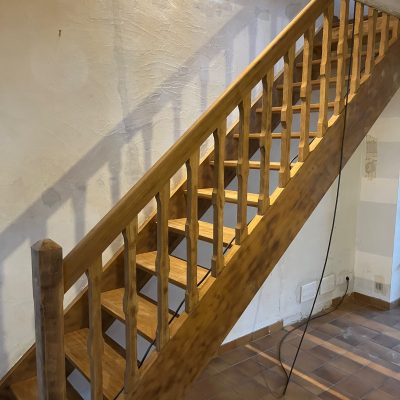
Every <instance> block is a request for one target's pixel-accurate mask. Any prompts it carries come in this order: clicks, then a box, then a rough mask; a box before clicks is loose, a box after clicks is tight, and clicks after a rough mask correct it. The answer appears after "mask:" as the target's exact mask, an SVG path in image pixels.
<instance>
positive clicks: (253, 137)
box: [233, 132, 317, 139]
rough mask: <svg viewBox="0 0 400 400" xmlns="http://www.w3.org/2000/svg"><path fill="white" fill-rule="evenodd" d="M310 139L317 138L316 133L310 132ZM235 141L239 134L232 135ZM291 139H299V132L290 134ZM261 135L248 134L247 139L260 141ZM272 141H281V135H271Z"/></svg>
mask: <svg viewBox="0 0 400 400" xmlns="http://www.w3.org/2000/svg"><path fill="white" fill-rule="evenodd" d="M309 136H310V138H314V137H317V132H310V133H309ZM233 137H234V138H235V139H239V133H235V134H234V135H233ZM290 137H291V138H292V139H300V132H292V134H291V136H290ZM260 138H261V133H250V135H249V139H260ZM272 139H282V133H274V132H273V133H272Z"/></svg>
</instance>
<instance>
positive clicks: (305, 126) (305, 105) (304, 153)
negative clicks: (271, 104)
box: [291, 24, 329, 162]
mask: <svg viewBox="0 0 400 400" xmlns="http://www.w3.org/2000/svg"><path fill="white" fill-rule="evenodd" d="M314 35H315V24H312V25H311V26H310V28H308V30H307V32H306V33H305V34H304V49H303V64H304V66H303V76H302V84H301V89H300V99H301V114H300V141H299V161H300V162H304V161H305V160H306V159H307V157H308V153H309V151H310V148H309V141H310V103H311V91H312V86H311V84H310V82H311V73H312V57H313V49H314ZM328 84H329V83H328ZM291 135H293V134H291Z"/></svg>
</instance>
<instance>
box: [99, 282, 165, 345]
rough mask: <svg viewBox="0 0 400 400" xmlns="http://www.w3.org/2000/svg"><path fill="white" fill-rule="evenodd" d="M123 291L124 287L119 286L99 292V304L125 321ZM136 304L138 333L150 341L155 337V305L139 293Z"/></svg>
mask: <svg viewBox="0 0 400 400" xmlns="http://www.w3.org/2000/svg"><path fill="white" fill-rule="evenodd" d="M124 293H125V289H124V288H119V289H114V290H109V291H108V292H104V293H102V294H101V305H102V307H103V309H104V310H105V311H106V312H108V313H109V314H111V315H112V316H113V317H115V318H117V319H119V320H120V321H121V322H125V313H124V309H123V300H124ZM138 306H139V307H138V314H137V330H138V333H139V334H140V335H141V336H143V337H144V338H145V339H147V340H148V341H150V342H152V341H153V340H154V339H155V338H156V330H157V305H156V304H154V303H152V302H151V301H149V300H147V299H146V298H144V297H143V296H141V295H139V296H138Z"/></svg>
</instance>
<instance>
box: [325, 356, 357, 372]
mask: <svg viewBox="0 0 400 400" xmlns="http://www.w3.org/2000/svg"><path fill="white" fill-rule="evenodd" d="M328 364H330V365H333V366H334V367H336V368H338V369H340V370H341V371H343V372H346V373H348V374H354V373H355V372H356V371H359V370H360V369H361V368H363V365H361V364H359V363H357V362H355V361H353V360H351V359H350V358H348V357H345V356H339V357H337V358H335V359H333V360H332V361H329V362H328Z"/></svg>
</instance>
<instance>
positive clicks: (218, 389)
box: [185, 303, 400, 400]
mask: <svg viewBox="0 0 400 400" xmlns="http://www.w3.org/2000/svg"><path fill="white" fill-rule="evenodd" d="M296 332H297V334H296V333H293V334H291V336H289V337H288V339H287V341H286V342H285V345H284V347H283V359H284V361H285V362H286V363H287V364H289V365H290V364H291V362H292V360H293V357H294V354H295V351H296V346H297V344H298V342H299V334H300V332H299V331H296ZM282 335H283V332H278V333H275V334H273V335H270V336H265V337H263V338H261V339H258V340H256V341H253V342H251V343H249V344H247V345H245V346H242V347H238V348H236V349H234V350H231V351H229V352H226V353H223V354H221V355H219V356H218V357H216V358H215V359H214V360H212V361H211V362H210V364H209V365H208V367H207V369H206V370H205V371H204V372H203V373H202V375H201V376H200V377H199V378H198V379H197V380H196V382H195V383H194V384H193V385H192V386H191V387H190V389H189V390H188V391H187V393H186V398H185V400H211V399H212V400H274V399H275V398H276V397H275V396H274V394H273V392H274V393H275V394H278V393H280V392H281V391H282V385H283V384H284V383H285V379H284V373H283V372H282V370H281V369H280V367H279V362H278V359H277V345H278V343H279V341H280V338H281V337H282ZM284 399H290V400H303V399H304V400H308V399H314V400H315V399H317V400H318V399H326V400H328V399H341V400H353V399H363V400H394V399H397V400H398V399H400V308H396V309H394V310H391V311H378V310H376V309H372V308H368V307H364V306H359V305H355V304H353V303H347V304H344V305H342V306H341V307H340V309H339V310H337V311H334V312H333V313H331V314H329V315H327V316H325V317H322V318H320V319H317V320H315V321H313V322H312V323H311V325H310V328H309V330H308V333H307V335H306V338H305V340H304V342H303V346H302V350H301V352H300V354H299V358H298V360H297V363H296V367H295V370H294V374H293V377H292V380H291V382H290V384H289V387H288V391H287V394H286V396H285V397H284Z"/></svg>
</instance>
